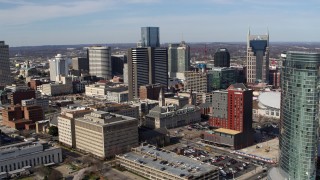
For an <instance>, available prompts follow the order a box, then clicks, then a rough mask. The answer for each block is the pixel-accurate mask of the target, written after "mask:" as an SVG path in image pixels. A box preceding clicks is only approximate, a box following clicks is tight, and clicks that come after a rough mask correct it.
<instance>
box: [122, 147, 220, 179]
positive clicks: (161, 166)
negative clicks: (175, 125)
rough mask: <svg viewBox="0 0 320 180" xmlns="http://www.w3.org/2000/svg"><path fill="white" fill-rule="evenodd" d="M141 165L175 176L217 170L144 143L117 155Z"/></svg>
mask: <svg viewBox="0 0 320 180" xmlns="http://www.w3.org/2000/svg"><path fill="white" fill-rule="evenodd" d="M119 157H122V158H125V159H128V160H131V161H134V162H137V163H140V164H141V165H143V166H148V167H151V168H154V169H156V170H160V171H164V172H166V173H170V174H173V175H175V176H181V177H182V176H185V177H188V176H195V177H197V176H201V175H202V174H206V173H209V172H212V171H217V167H215V166H211V165H207V164H203V163H201V162H200V161H196V160H193V159H191V158H189V157H186V156H180V155H177V154H176V153H173V152H170V151H167V150H163V149H159V148H156V147H155V146H151V145H145V146H140V147H137V148H134V149H133V151H132V152H129V153H126V154H124V155H122V156H119Z"/></svg>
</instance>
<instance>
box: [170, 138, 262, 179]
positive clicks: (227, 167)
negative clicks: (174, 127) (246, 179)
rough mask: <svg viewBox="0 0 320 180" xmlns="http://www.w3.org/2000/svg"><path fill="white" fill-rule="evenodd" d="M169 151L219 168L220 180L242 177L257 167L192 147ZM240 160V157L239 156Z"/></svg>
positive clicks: (247, 161) (245, 161) (181, 146)
mask: <svg viewBox="0 0 320 180" xmlns="http://www.w3.org/2000/svg"><path fill="white" fill-rule="evenodd" d="M171 151H173V152H175V153H177V154H179V155H183V156H186V157H189V158H191V159H194V160H197V161H199V162H200V163H205V164H208V165H212V166H216V167H218V168H219V172H220V179H230V178H233V177H234V178H236V177H239V176H242V175H243V174H246V173H248V172H250V171H254V170H255V169H256V168H257V166H256V165H254V164H252V163H250V162H249V160H246V159H243V160H239V159H234V158H232V157H230V156H228V155H221V154H216V153H211V152H210V153H209V152H207V151H205V150H202V149H198V148H196V147H192V146H185V145H181V144H180V147H176V148H174V149H171ZM239 158H241V159H242V157H240V156H239Z"/></svg>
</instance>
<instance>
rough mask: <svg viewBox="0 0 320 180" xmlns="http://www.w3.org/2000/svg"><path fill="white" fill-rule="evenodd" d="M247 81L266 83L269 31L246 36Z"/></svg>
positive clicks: (250, 82)
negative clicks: (263, 33) (265, 33)
mask: <svg viewBox="0 0 320 180" xmlns="http://www.w3.org/2000/svg"><path fill="white" fill-rule="evenodd" d="M247 38H248V39H247V62H246V64H247V83H249V84H254V83H257V82H263V83H268V80H269V33H268V34H267V35H251V34H250V30H249V32H248V37H247Z"/></svg>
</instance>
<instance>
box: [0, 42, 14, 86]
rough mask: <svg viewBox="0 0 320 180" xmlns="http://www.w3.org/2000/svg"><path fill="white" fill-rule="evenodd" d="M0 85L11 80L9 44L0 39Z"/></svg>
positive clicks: (6, 83)
mask: <svg viewBox="0 0 320 180" xmlns="http://www.w3.org/2000/svg"><path fill="white" fill-rule="evenodd" d="M0 64H1V66H0V86H2V87H5V86H6V85H9V84H10V83H11V82H12V77H11V72H10V60H9V46H8V45H6V44H5V42H4V41H0Z"/></svg>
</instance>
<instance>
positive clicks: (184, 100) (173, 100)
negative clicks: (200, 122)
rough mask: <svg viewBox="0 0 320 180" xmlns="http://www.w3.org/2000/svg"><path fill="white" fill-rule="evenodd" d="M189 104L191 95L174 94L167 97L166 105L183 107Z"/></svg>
mask: <svg viewBox="0 0 320 180" xmlns="http://www.w3.org/2000/svg"><path fill="white" fill-rule="evenodd" d="M187 104H189V97H183V96H174V97H168V98H165V105H166V106H169V105H176V106H177V107H178V108H183V107H184V106H185V105H187Z"/></svg>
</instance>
